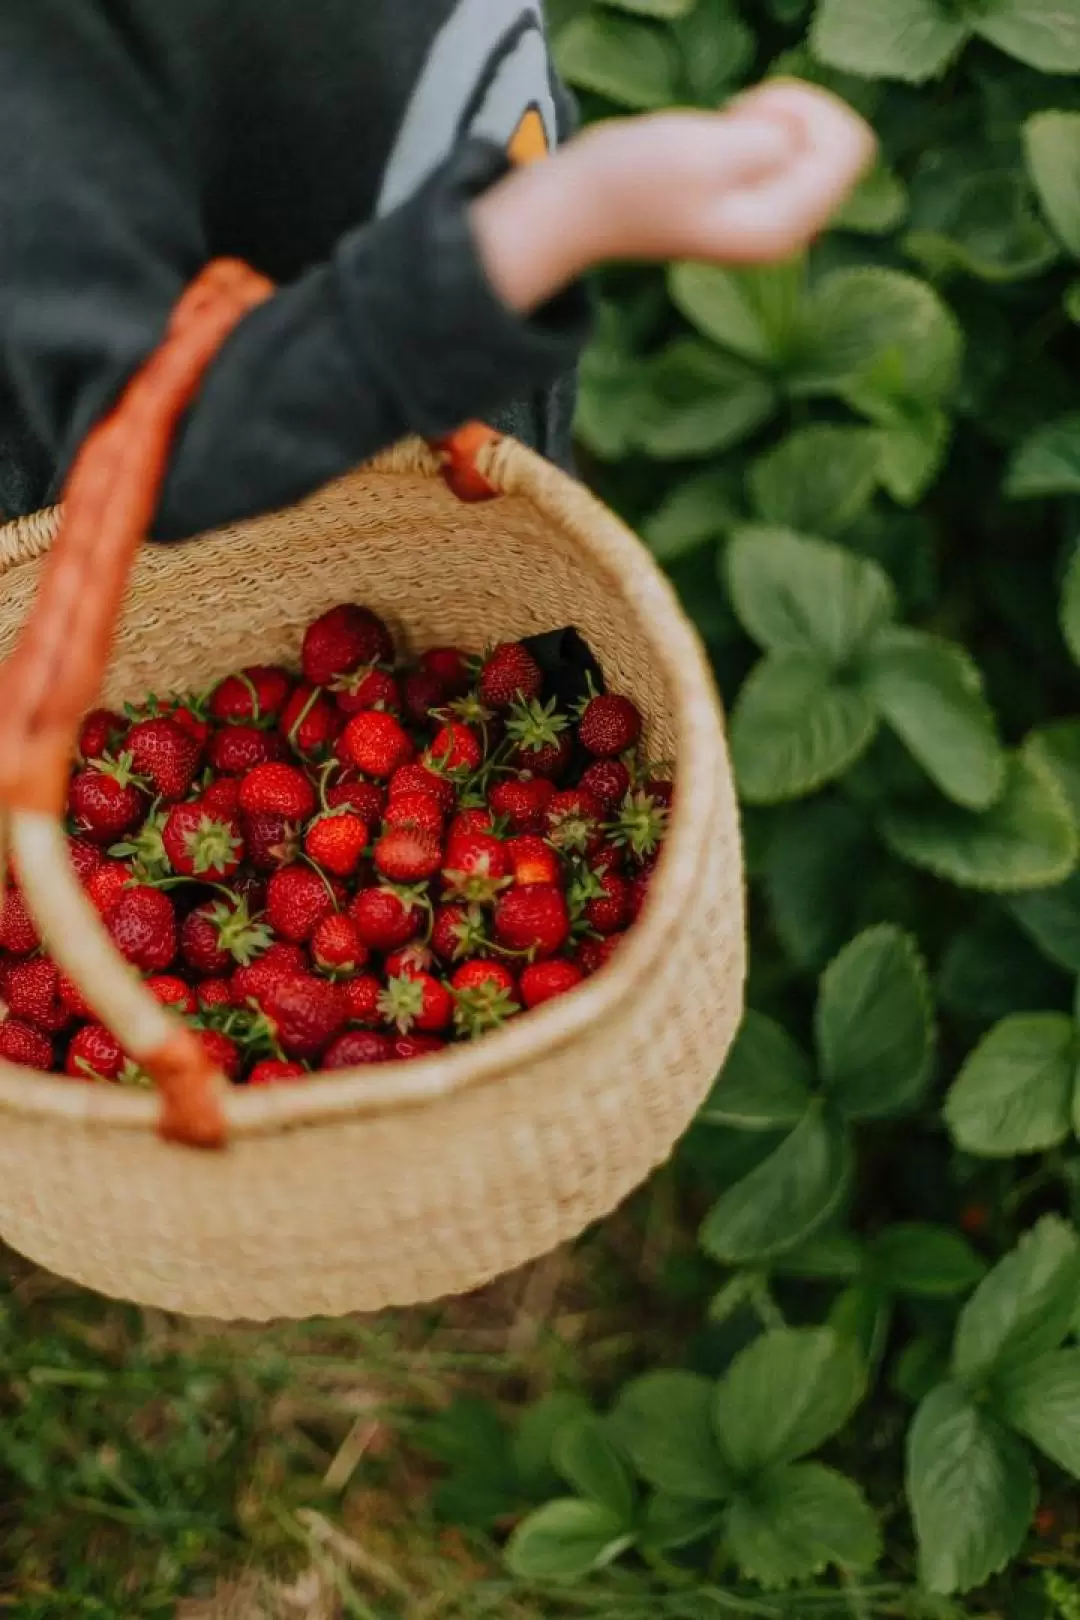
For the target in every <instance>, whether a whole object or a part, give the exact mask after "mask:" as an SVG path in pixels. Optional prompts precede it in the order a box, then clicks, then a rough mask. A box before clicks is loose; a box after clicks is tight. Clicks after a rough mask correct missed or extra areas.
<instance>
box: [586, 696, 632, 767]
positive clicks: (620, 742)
mask: <svg viewBox="0 0 1080 1620" xmlns="http://www.w3.org/2000/svg"><path fill="white" fill-rule="evenodd" d="M640 736H641V712H640V710H639V709H638V707H637V705H636V704H634V703H631V701H630V699H629V698H628V697H619V696H618V695H617V694H616V693H613V692H608V693H604V694H603V695H602V696H600V697H594V698H592V699H591V701H590V702H589V703H588V704H586V706H585V712H584V713H583V715H582V716H581V720H580V722H579V724H578V738H579V739H580V742H581V746H582V747H583V748H586V749H588V751H589V753H590V754H596V755H598V756H599V757H600V758H601V759H611V758H613V757H614V755H616V754H624V753H625V752H626V750H627V749H628V748H633V746H634V744H635V743H636V742H637V740H638V738H639V737H640Z"/></svg>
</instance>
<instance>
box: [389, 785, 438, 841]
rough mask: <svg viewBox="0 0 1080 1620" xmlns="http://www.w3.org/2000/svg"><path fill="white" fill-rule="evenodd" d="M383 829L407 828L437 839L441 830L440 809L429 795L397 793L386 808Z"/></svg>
mask: <svg viewBox="0 0 1080 1620" xmlns="http://www.w3.org/2000/svg"><path fill="white" fill-rule="evenodd" d="M383 824H384V826H385V827H388V828H389V827H409V828H411V829H412V831H413V832H425V833H430V834H431V836H432V837H433V838H439V837H441V835H442V830H443V813H442V808H441V806H440V805H439V803H438V801H437V800H436V799H433V798H432V796H431V794H430V793H399V794H397V795H396V796H395V797H394V798H393V799H391V800H390V803H389V804H388V805H387V807H386V815H385V816H384V818H383Z"/></svg>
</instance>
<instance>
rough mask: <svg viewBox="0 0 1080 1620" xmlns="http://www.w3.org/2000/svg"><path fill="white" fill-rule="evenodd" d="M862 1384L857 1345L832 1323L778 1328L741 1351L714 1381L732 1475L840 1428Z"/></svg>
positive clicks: (787, 1455)
mask: <svg viewBox="0 0 1080 1620" xmlns="http://www.w3.org/2000/svg"><path fill="white" fill-rule="evenodd" d="M865 1391H866V1369H865V1367H864V1365H863V1359H862V1356H861V1355H860V1354H859V1351H858V1349H857V1347H856V1346H855V1345H854V1344H853V1343H852V1342H851V1341H850V1339H846V1338H843V1337H841V1336H840V1335H839V1334H837V1333H834V1332H833V1331H832V1330H831V1329H830V1328H783V1329H778V1330H776V1331H774V1332H770V1333H765V1334H763V1335H762V1336H761V1338H759V1339H756V1340H755V1341H754V1343H753V1344H751V1345H750V1346H749V1347H748V1348H747V1349H745V1350H743V1351H741V1352H740V1353H739V1355H737V1356H736V1358H735V1360H734V1361H733V1362H732V1364H731V1366H730V1367H729V1368H728V1370H727V1372H726V1373H725V1374H724V1376H723V1378H722V1379H721V1380H720V1382H719V1384H718V1385H717V1386H716V1390H715V1393H714V1398H713V1425H714V1428H715V1431H716V1437H717V1439H718V1441H719V1443H720V1450H721V1452H722V1454H723V1456H724V1458H725V1459H726V1461H727V1463H728V1466H729V1467H730V1469H731V1472H732V1475H733V1477H734V1478H735V1479H736V1480H738V1481H741V1482H744V1483H745V1482H750V1481H755V1482H756V1481H757V1480H758V1478H759V1476H760V1475H761V1474H762V1473H764V1472H765V1471H766V1470H767V1469H770V1468H775V1467H777V1466H778V1465H780V1464H783V1463H792V1462H797V1461H798V1460H799V1458H801V1457H806V1456H809V1454H810V1453H811V1452H812V1451H817V1449H818V1448H819V1446H823V1445H824V1444H825V1441H826V1440H828V1439H830V1438H831V1436H832V1435H834V1434H836V1433H837V1432H838V1431H839V1430H840V1429H842V1428H843V1426H844V1424H845V1423H846V1422H847V1420H848V1418H849V1417H850V1416H851V1414H852V1412H854V1410H855V1408H856V1407H857V1406H858V1404H859V1402H860V1401H861V1400H862V1398H863V1395H864V1394H865Z"/></svg>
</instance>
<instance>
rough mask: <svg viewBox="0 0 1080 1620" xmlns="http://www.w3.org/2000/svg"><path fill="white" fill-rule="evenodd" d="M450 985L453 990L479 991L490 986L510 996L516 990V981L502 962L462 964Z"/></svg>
mask: <svg viewBox="0 0 1080 1620" xmlns="http://www.w3.org/2000/svg"><path fill="white" fill-rule="evenodd" d="M450 985H451V988H452V989H454V990H480V989H482V988H483V987H484V986H485V985H491V986H492V987H493V988H494V989H496V990H504V991H505V992H506V993H507V995H511V996H512V995H513V994H514V993H515V991H516V990H517V981H516V979H515V978H514V975H513V974H512V973H511V972H510V969H509V968H508V967H507V966H506V965H505V963H503V962H463V963H462V964H461V966H460V967H459V968H458V970H457V972H456V973H455V974H454V976H453V978H452V979H451V980H450Z"/></svg>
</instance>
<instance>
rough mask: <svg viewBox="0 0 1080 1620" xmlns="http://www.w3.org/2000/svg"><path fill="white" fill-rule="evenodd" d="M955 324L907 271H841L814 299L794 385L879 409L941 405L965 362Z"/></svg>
mask: <svg viewBox="0 0 1080 1620" xmlns="http://www.w3.org/2000/svg"><path fill="white" fill-rule="evenodd" d="M963 347H964V344H963V337H962V334H961V331H960V327H959V325H958V324H957V321H956V317H955V316H954V315H953V314H952V312H951V310H950V309H949V308H948V307H947V306H946V305H945V304H944V303H943V302H942V300H941V298H940V297H939V296H938V294H937V293H936V292H935V291H934V289H933V288H932V287H931V286H930V285H929V284H928V283H927V282H925V281H922V280H920V279H919V277H918V276H911V275H908V274H907V273H906V272H904V271H901V270H886V269H880V268H877V267H870V266H859V267H858V268H853V269H850V270H849V269H844V270H834V271H832V272H830V273H829V274H828V275H826V276H823V277H822V279H821V280H820V281H819V282H818V283H817V285H816V286H815V288H814V290H813V293H812V294H811V295H810V297H809V299H808V300H807V304H806V310H805V315H804V320H803V328H802V344H801V348H800V351H799V354H798V358H797V362H796V364H795V365H794V366H793V368H792V369H791V370H790V372H789V374H788V378H787V381H788V385H789V386H790V387H791V388H792V389H793V390H794V391H796V392H798V393H800V394H811V395H812V394H840V395H841V396H842V397H844V398H847V397H849V395H850V396H851V397H852V399H853V402H854V403H855V404H856V408H857V409H859V410H865V409H866V408H867V406H868V404H869V403H870V401H871V400H873V401H874V403H875V407H876V408H875V409H874V410H873V411H868V412H867V414H871V415H873V416H874V418H875V420H877V419H878V413H879V409H880V408H881V407H883V406H884V405H885V404H891V405H892V406H893V407H894V409H895V407H896V406H897V405H898V404H899V403H900V402H901V401H904V402H912V401H918V402H919V403H921V404H922V405H924V406H925V405H929V404H932V403H935V402H936V403H941V402H942V401H944V400H945V399H947V398H948V396H949V395H950V394H951V392H952V390H953V388H954V387H955V385H956V382H957V378H958V375H959V370H960V362H961V359H962V356H963Z"/></svg>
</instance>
